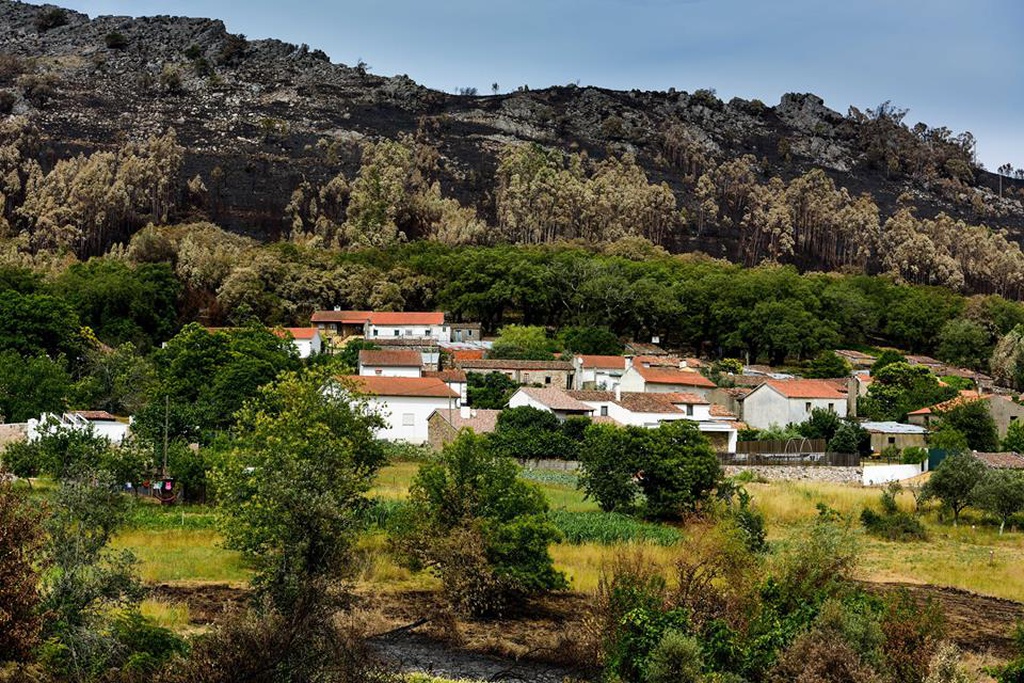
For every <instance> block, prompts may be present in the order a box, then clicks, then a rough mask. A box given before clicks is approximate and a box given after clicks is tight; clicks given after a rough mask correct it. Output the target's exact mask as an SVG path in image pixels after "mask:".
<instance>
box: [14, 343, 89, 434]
mask: <svg viewBox="0 0 1024 683" xmlns="http://www.w3.org/2000/svg"><path fill="white" fill-rule="evenodd" d="M71 393H72V384H71V376H70V375H69V374H68V371H67V368H66V363H65V362H64V359H63V358H58V359H57V360H56V361H53V360H50V359H49V358H48V357H46V356H36V357H34V358H33V357H29V358H24V357H22V356H20V355H18V354H17V353H15V352H14V351H6V352H3V353H0V415H2V416H3V418H4V420H5V421H7V422H25V421H27V420H29V419H32V418H38V417H39V416H40V415H41V414H42V413H44V412H49V413H61V412H63V411H64V410H65V409H66V408H67V406H68V400H69V398H70V396H71Z"/></svg>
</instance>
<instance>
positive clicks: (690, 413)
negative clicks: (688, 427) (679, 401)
mask: <svg viewBox="0 0 1024 683" xmlns="http://www.w3.org/2000/svg"><path fill="white" fill-rule="evenodd" d="M686 414H687V416H689V417H693V406H692V405H690V404H686Z"/></svg>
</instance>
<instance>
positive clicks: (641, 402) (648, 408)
mask: <svg viewBox="0 0 1024 683" xmlns="http://www.w3.org/2000/svg"><path fill="white" fill-rule="evenodd" d="M673 395H674V394H647V393H641V392H639V391H624V392H622V394H621V397H620V398H619V400H618V401H615V403H617V404H618V405H620V406H622V407H623V408H625V409H626V410H628V411H629V412H631V413H682V412H684V411H682V410H680V409H679V407H678V406H676V405H674V404H673V403H672V401H671V400H670V399H669V396H673Z"/></svg>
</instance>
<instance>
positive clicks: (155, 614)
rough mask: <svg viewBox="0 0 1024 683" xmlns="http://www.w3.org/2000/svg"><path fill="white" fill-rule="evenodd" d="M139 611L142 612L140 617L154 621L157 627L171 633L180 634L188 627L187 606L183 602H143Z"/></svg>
mask: <svg viewBox="0 0 1024 683" xmlns="http://www.w3.org/2000/svg"><path fill="white" fill-rule="evenodd" d="M139 611H140V612H142V616H144V617H148V618H149V619H152V620H153V621H155V622H156V624H157V626H163V627H164V628H169V629H171V630H172V631H178V632H181V631H184V630H187V629H188V627H189V623H188V616H189V614H188V605H186V604H185V603H183V602H168V601H166V600H143V601H142V604H141V605H140V606H139Z"/></svg>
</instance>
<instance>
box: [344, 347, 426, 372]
mask: <svg viewBox="0 0 1024 683" xmlns="http://www.w3.org/2000/svg"><path fill="white" fill-rule="evenodd" d="M359 364H360V365H369V366H378V365H379V366H381V367H389V368H396V367H402V368H407V367H417V368H418V367H420V366H422V365H423V355H422V354H420V352H419V351H405V350H402V349H363V350H362V351H360V352H359Z"/></svg>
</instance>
